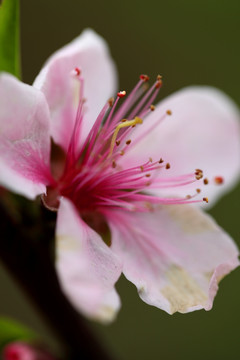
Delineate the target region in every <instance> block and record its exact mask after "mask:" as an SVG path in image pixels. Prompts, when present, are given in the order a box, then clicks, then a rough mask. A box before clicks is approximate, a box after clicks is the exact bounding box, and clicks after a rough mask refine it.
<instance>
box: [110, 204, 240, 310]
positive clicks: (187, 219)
mask: <svg viewBox="0 0 240 360" xmlns="http://www.w3.org/2000/svg"><path fill="white" fill-rule="evenodd" d="M108 216H109V220H110V227H111V231H112V247H111V248H112V250H113V252H115V253H116V254H117V255H118V256H119V257H121V258H122V259H123V273H124V274H125V276H126V277H127V279H128V280H130V281H131V282H133V283H134V284H135V285H136V287H137V289H138V292H139V295H140V297H141V298H142V300H144V301H145V302H146V303H148V304H150V305H154V306H156V307H159V308H161V309H163V310H165V311H166V312H168V313H170V314H172V313H174V312H176V311H178V312H181V313H186V312H189V311H193V310H197V309H202V308H204V309H206V310H210V309H211V307H212V303H213V299H214V297H215V295H216V292H217V289H218V282H219V281H220V280H221V279H222V278H223V277H224V276H225V275H226V274H228V273H229V272H230V271H231V270H233V269H234V268H235V267H237V266H238V265H239V261H238V250H237V248H236V246H235V245H234V243H233V241H232V240H231V238H230V237H229V236H228V235H227V234H226V233H225V232H224V231H223V230H222V229H221V228H219V227H218V225H217V224H216V223H215V222H214V220H212V219H211V217H210V216H209V215H206V214H204V213H203V212H201V210H200V209H198V208H196V207H192V206H189V205H181V206H180V205H171V206H162V207H160V208H159V210H157V211H156V212H152V213H138V214H137V213H129V214H126V213H124V212H120V211H119V212H117V213H114V214H110V213H109V214H108Z"/></svg>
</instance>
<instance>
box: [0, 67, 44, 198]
mask: <svg viewBox="0 0 240 360" xmlns="http://www.w3.org/2000/svg"><path fill="white" fill-rule="evenodd" d="M0 108H1V111H0V184H1V185H2V186H4V187H6V188H8V189H10V190H13V191H15V192H17V193H19V194H22V195H25V196H27V197H29V198H34V197H35V196H36V195H38V194H41V193H43V192H45V190H46V186H45V185H46V184H47V183H48V181H49V176H50V175H49V173H50V170H49V169H50V167H49V154H50V135H49V111H48V106H47V103H46V100H45V98H44V96H43V94H42V93H41V92H40V91H39V90H36V89H34V88H33V87H32V86H29V85H26V84H23V83H21V82H20V81H18V80H17V79H16V78H14V77H13V76H11V75H9V74H4V73H2V74H1V75H0Z"/></svg>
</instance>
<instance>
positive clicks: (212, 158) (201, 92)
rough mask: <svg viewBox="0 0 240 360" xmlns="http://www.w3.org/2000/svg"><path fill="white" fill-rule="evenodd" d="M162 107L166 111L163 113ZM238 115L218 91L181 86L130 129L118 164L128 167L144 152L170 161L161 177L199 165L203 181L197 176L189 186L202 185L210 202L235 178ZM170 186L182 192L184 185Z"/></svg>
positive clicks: (239, 165) (239, 166)
mask: <svg viewBox="0 0 240 360" xmlns="http://www.w3.org/2000/svg"><path fill="white" fill-rule="evenodd" d="M167 110H171V112H172V115H170V116H169V115H167V114H166V111H167ZM239 118H240V117H239V110H238V108H237V106H236V105H235V104H234V103H233V102H232V100H231V99H230V98H228V97H227V96H226V95H225V94H223V93H222V92H221V91H219V90H217V89H214V88H210V87H189V88H185V89H183V90H180V91H178V92H176V93H175V94H173V95H171V96H169V97H168V98H166V99H165V100H163V101H162V102H160V103H159V105H158V106H157V107H156V109H155V111H153V112H152V113H150V115H149V116H148V117H147V118H146V119H144V123H143V124H142V125H141V126H139V127H137V128H136V129H135V130H134V133H133V136H132V143H131V145H130V146H129V148H128V151H127V152H126V154H125V155H124V156H123V157H122V164H123V165H124V166H126V167H129V166H130V165H133V164H141V163H144V162H145V161H146V160H148V158H149V157H152V158H153V159H154V160H158V159H159V158H161V157H162V158H163V159H164V160H165V161H166V162H169V163H170V164H171V168H170V169H168V170H167V171H166V170H165V169H163V170H161V172H160V173H159V176H160V177H162V178H164V177H171V176H178V175H181V174H188V173H191V172H194V170H195V169H196V168H200V169H202V170H203V172H204V177H206V178H207V179H208V182H209V184H208V185H207V186H203V180H200V181H199V182H196V183H194V184H193V186H192V190H194V189H196V188H198V187H200V186H203V188H204V189H203V190H204V192H203V194H204V196H207V197H209V201H210V204H213V203H214V201H215V200H216V198H217V197H218V196H220V195H221V194H223V193H224V192H225V191H226V190H227V189H228V188H231V187H232V186H233V185H234V184H235V182H236V181H237V179H238V177H239V172H240V126H239ZM140 139H141V140H140ZM215 177H222V178H223V184H222V185H219V184H217V182H215ZM220 179H221V178H220ZM171 191H172V192H171V194H174V195H179V196H182V195H184V196H185V195H187V192H189V186H188V188H187V190H186V187H184V186H183V187H178V188H174V189H172V190H171ZM155 193H158V190H156V191H155ZM161 193H162V192H161ZM171 194H170V195H171ZM167 195H169V190H168V192H167Z"/></svg>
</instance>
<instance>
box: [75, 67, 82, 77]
mask: <svg viewBox="0 0 240 360" xmlns="http://www.w3.org/2000/svg"><path fill="white" fill-rule="evenodd" d="M74 71H75V75H76V76H79V75H80V74H81V70H80V69H79V68H78V67H75V69H74Z"/></svg>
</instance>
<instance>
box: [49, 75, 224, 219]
mask: <svg viewBox="0 0 240 360" xmlns="http://www.w3.org/2000/svg"><path fill="white" fill-rule="evenodd" d="M74 76H75V77H76V78H77V80H78V81H79V83H80V89H81V91H80V94H79V104H78V109H77V114H76V120H75V125H74V129H73V132H72V138H71V141H70V144H69V148H68V151H67V154H66V156H65V157H64V164H65V165H64V170H63V171H62V175H61V176H60V177H58V180H57V181H56V186H55V189H54V191H52V190H51V191H48V192H49V194H53V195H55V196H59V195H62V196H65V197H67V198H69V199H71V201H72V202H73V203H74V204H75V206H76V207H77V208H78V209H79V211H80V213H81V214H84V216H87V217H89V214H91V213H93V212H96V211H97V212H99V213H104V208H106V207H107V208H109V207H111V208H112V209H115V208H122V209H124V210H126V211H141V212H142V211H145V212H146V211H153V210H154V209H155V208H156V207H157V206H158V205H161V204H185V203H193V202H199V201H206V202H208V199H207V198H206V197H204V198H202V199H196V197H197V196H198V194H199V193H200V191H201V189H200V187H201V186H198V188H197V189H196V191H195V192H194V193H193V194H192V195H187V196H185V197H166V196H165V197H163V196H159V195H158V194H159V193H160V192H161V193H162V194H164V193H165V194H166V193H168V190H169V189H170V188H174V187H175V188H177V187H183V186H185V187H186V188H188V185H189V186H190V188H192V184H194V183H195V182H198V181H199V180H201V179H202V178H203V172H202V170H200V169H196V170H195V171H193V172H192V173H189V174H184V175H181V176H178V177H169V178H166V176H164V177H163V176H161V175H162V173H163V172H164V171H166V170H169V169H170V168H171V166H170V163H168V162H165V161H164V160H163V159H162V158H160V160H159V158H158V159H152V158H149V159H148V160H145V162H143V163H140V164H138V165H137V166H128V165H127V161H125V162H124V164H125V165H124V166H123V165H121V161H119V160H120V159H121V157H122V156H125V157H126V156H127V154H126V153H127V151H128V149H129V148H131V147H132V146H134V145H135V144H136V143H138V142H140V141H141V140H142V139H143V138H144V137H145V136H146V135H147V134H148V133H150V132H151V131H153V130H154V129H155V127H156V126H158V125H159V124H160V123H161V122H162V121H164V120H165V119H166V117H168V116H171V115H172V111H171V110H167V111H166V112H165V113H164V114H162V116H160V117H159V120H158V121H157V122H155V123H154V124H153V126H152V127H148V129H147V131H145V132H143V131H142V132H140V133H139V135H138V136H137V137H134V139H133V141H132V140H131V138H130V135H131V133H132V131H134V130H133V129H134V128H135V126H136V125H137V126H138V125H140V124H142V126H144V122H145V121H147V115H148V114H149V113H150V112H151V111H154V110H155V107H154V105H153V104H152V103H153V101H154V100H155V98H156V96H157V94H158V92H159V90H160V88H161V86H162V78H161V76H158V77H157V79H156V81H155V83H154V84H153V85H152V86H151V87H149V89H148V90H146V85H147V82H148V80H149V77H148V76H147V75H141V76H140V79H139V81H138V83H137V85H136V86H135V87H134V89H133V90H132V91H131V93H130V94H129V96H127V97H126V91H120V92H118V94H117V97H116V99H115V100H114V99H113V98H111V99H109V100H108V101H107V103H106V104H105V105H104V107H103V108H102V110H101V111H100V113H99V115H98V117H97V119H96V121H95V123H94V124H93V126H92V128H91V130H90V131H89V133H88V135H87V137H86V138H85V140H84V141H83V144H81V146H80V147H79V138H80V134H81V129H82V123H83V121H84V103H85V100H84V98H83V92H84V81H83V78H82V77H81V71H80V70H79V69H78V68H76V69H75V71H74ZM120 100H122V104H120V103H119V101H120ZM126 159H127V157H126ZM126 159H125V160H126ZM221 179H222V178H221V177H216V178H215V183H217V184H220V183H221V182H222V181H221ZM206 181H207V180H206V178H205V179H204V180H203V182H201V185H202V184H206ZM166 190H167V191H166ZM154 192H155V196H154V195H153V193H154ZM56 194H57V195H56Z"/></svg>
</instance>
